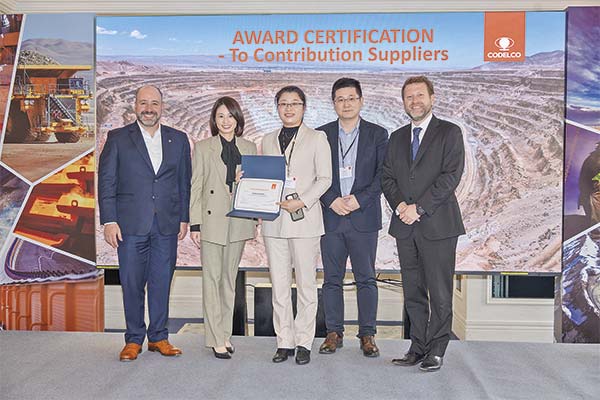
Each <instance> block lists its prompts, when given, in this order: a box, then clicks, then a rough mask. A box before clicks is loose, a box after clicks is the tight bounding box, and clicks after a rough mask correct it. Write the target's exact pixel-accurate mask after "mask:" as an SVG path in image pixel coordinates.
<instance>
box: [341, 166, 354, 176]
mask: <svg viewBox="0 0 600 400" xmlns="http://www.w3.org/2000/svg"><path fill="white" fill-rule="evenodd" d="M349 178H352V166H351V165H349V166H347V167H340V179H349Z"/></svg>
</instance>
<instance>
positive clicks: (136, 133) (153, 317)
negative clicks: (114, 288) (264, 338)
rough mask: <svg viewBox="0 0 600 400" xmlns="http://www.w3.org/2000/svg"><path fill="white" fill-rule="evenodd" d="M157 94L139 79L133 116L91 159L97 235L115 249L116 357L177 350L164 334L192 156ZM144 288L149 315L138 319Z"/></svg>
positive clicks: (185, 225)
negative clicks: (118, 292) (119, 300)
mask: <svg viewBox="0 0 600 400" xmlns="http://www.w3.org/2000/svg"><path fill="white" fill-rule="evenodd" d="M162 106H163V102H162V93H161V91H160V90H159V89H158V88H157V87H155V86H143V87H141V88H139V89H138V90H137V92H136V95H135V105H134V110H135V114H136V117H137V121H136V122H134V123H133V124H130V125H127V126H124V127H122V128H118V129H115V130H112V131H110V132H108V135H107V139H106V143H105V144H104V149H103V151H102V154H101V155H100V161H99V165H98V200H99V205H100V223H101V224H102V225H104V239H105V240H106V242H107V243H108V244H109V245H110V246H112V247H113V248H115V249H117V253H118V256H119V277H120V280H121V286H122V288H123V305H124V309H125V321H126V324H127V329H126V332H125V347H124V348H123V350H122V351H121V353H120V355H119V359H120V360H121V361H133V360H135V359H136V358H137V356H138V354H139V353H140V352H141V351H142V344H143V342H144V339H145V337H146V336H147V337H148V350H149V351H158V352H160V353H161V354H162V355H164V356H178V355H180V354H181V350H179V349H178V348H176V347H174V346H173V345H171V344H170V343H169V341H168V330H167V321H168V319H169V292H170V287H171V279H172V277H173V272H174V270H175V262H176V259H177V241H178V240H182V239H183V238H184V237H185V235H186V233H187V230H188V222H189V208H190V207H189V206H190V179H191V156H190V145H189V142H188V138H187V135H186V134H185V133H183V132H180V131H178V130H176V129H173V128H170V127H168V126H165V125H161V124H160V118H161V114H162ZM146 286H147V287H148V312H149V316H150V322H149V325H148V327H147V328H146V324H145V322H144V314H145V313H144V309H145V294H146Z"/></svg>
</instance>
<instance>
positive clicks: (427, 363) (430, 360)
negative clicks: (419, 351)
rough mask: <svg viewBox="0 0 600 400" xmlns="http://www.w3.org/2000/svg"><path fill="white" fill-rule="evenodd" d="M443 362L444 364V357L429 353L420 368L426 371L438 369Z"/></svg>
mask: <svg viewBox="0 0 600 400" xmlns="http://www.w3.org/2000/svg"><path fill="white" fill-rule="evenodd" d="M443 364H444V357H440V356H434V355H431V354H429V355H427V357H425V359H424V360H423V362H422V363H421V366H420V367H419V369H420V370H421V371H425V372H432V371H437V370H439V369H440V368H442V365H443Z"/></svg>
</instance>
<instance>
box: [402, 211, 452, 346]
mask: <svg viewBox="0 0 600 400" xmlns="http://www.w3.org/2000/svg"><path fill="white" fill-rule="evenodd" d="M417 224H418V222H417ZM457 242H458V237H451V238H447V239H441V240H429V239H427V238H425V237H424V236H423V235H422V234H421V233H420V232H419V229H418V227H415V229H414V230H413V232H412V233H411V235H410V236H409V237H408V238H406V239H396V246H397V247H398V258H399V259H400V272H401V274H402V286H403V290H404V304H405V306H406V311H407V313H408V317H409V318H410V340H411V346H410V350H409V351H413V352H415V353H419V354H432V355H435V356H444V353H445V352H446V347H448V342H449V341H450V332H451V329H452V287H453V276H454V267H455V264H456V244H457Z"/></svg>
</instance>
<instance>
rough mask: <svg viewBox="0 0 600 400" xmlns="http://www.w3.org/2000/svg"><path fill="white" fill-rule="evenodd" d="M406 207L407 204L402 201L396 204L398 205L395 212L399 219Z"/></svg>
mask: <svg viewBox="0 0 600 400" xmlns="http://www.w3.org/2000/svg"><path fill="white" fill-rule="evenodd" d="M406 207H408V205H407V204H406V202H404V201H403V202H402V203H400V204H398V207H396V214H398V216H399V217H400V219H402V213H403V212H404V211H406Z"/></svg>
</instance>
